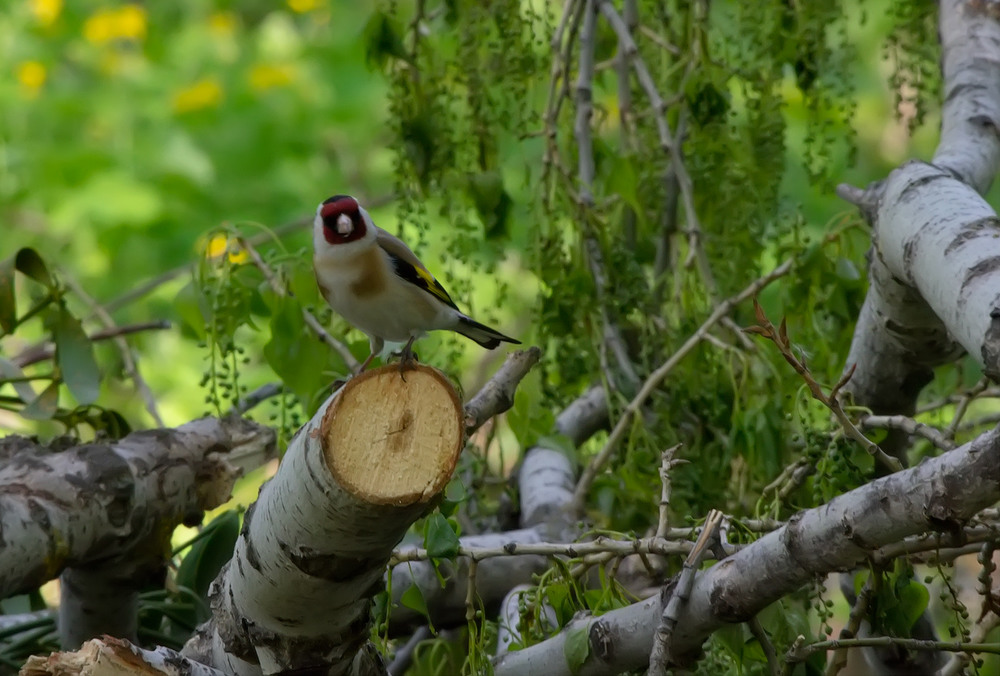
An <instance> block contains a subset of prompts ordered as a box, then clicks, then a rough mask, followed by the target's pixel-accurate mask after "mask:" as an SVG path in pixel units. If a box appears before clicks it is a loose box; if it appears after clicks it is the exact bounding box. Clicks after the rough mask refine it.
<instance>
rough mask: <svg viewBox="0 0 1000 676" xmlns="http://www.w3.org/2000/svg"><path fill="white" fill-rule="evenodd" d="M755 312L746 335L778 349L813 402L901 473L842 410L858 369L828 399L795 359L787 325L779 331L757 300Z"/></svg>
mask: <svg viewBox="0 0 1000 676" xmlns="http://www.w3.org/2000/svg"><path fill="white" fill-rule="evenodd" d="M753 309H754V313H755V314H756V316H757V324H756V326H751V327H748V328H746V329H744V331H746V332H747V333H752V334H756V335H759V336H762V337H764V338H766V339H768V340H770V341H771V342H772V343H774V344H775V345H776V346H777V348H778V352H780V353H781V356H782V357H784V359H785V361H786V362H788V363H789V364H790V365H791V367H792V368H793V369H795V372H796V373H798V374H799V376H801V377H802V380H803V381H805V383H806V386H807V387H808V388H809V393H810V394H811V395H812V397H813V399H815V400H817V401H819V402H820V403H822V404H823V405H824V406H826V407H827V408H828V409H830V412H831V413H833V415H834V417H835V418H836V419H837V422H839V423H840V426H841V428H842V429H843V430H844V433H845V434H846V435H847V436H848V437H850V438H851V439H854V440H855V441H856V442H858V443H859V444H860V445H861V446H862V448H864V449H865V451H867V452H868V453H869V454H870V455H872V456H874V457H875V458H876V459H877V460H878V461H879V462H881V463H882V464H883V465H885V466H886V467H888V468H889V469H891V470H892V471H893V472H898V471H900V470H902V469H903V465H902V464H900V462H899V460H898V459H896V458H893V457H892V456H890V455H888V454H887V453H886V452H885V451H883V450H882V449H881V448H879V446H878V444H876V443H875V442H874V441H872V440H871V439H869V438H868V437H866V436H865V435H864V433H862V432H861V430H859V429H858V428H857V426H856V425H855V424H854V423H853V422H852V421H851V419H850V418H849V417H848V416H847V413H845V412H844V408H843V406H841V404H840V399H839V398H838V397H837V394H838V393H839V392H840V390H841V388H843V387H844V385H846V384H847V382H848V381H849V380H850V379H851V376H852V375H854V369H855V366H851V368H849V369H847V371H846V372H845V373H844V375H843V376H841V378H840V380H838V381H837V383H836V384H834V386H833V389H831V390H830V394H829V395H827V394H826V393H825V392H823V388H822V387H821V386H820V384H819V383H818V382H816V379H815V378H814V377H813V375H812V372H811V371H810V370H809V368H808V367H807V366H806V365H805V363H804V362H803V361H802V360H800V359H799V358H798V357H796V356H795V353H794V352H793V351H792V344H791V341H789V340H788V329H787V325H786V324H785V320H784V319H782V320H781V325H780V326H778V327H777V328H776V327H775V326H774V324H772V323H771V320H769V319H768V318H767V315H766V314H764V308H762V307H761V305H760V303H758V302H757V299H756V298H754V299H753Z"/></svg>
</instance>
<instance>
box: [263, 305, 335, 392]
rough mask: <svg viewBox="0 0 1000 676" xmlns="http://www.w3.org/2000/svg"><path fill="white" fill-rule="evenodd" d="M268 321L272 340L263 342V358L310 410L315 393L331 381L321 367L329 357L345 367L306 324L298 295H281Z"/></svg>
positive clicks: (326, 364)
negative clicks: (295, 296)
mask: <svg viewBox="0 0 1000 676" xmlns="http://www.w3.org/2000/svg"><path fill="white" fill-rule="evenodd" d="M270 325H271V340H269V341H268V342H267V344H266V345H264V358H265V359H266V360H267V363H268V364H270V366H271V368H272V369H274V372H275V373H276V374H277V375H278V377H279V378H281V380H282V382H283V383H284V384H285V386H286V387H288V389H290V390H291V391H292V392H294V393H295V396H297V397H298V398H299V401H301V402H302V405H303V406H304V407H306V409H307V410H312V403H311V402H312V400H313V398H314V397H315V395H316V393H317V392H319V391H320V390H322V389H323V388H324V387H325V386H326V385H327V384H328V383H329V382H330V376H329V375H325V374H324V370H325V369H326V368H327V367H328V365H329V363H330V359H331V357H332V358H334V359H336V360H337V364H336V368H337V369H340V370H341V371H343V370H344V369H345V368H346V367H344V366H343V362H342V360H340V358H339V357H337V356H332V351H331V350H330V349H329V348H328V347H327V346H326V345H324V344H323V343H321V342H320V340H319V338H317V337H316V336H315V334H313V332H312V331H311V330H310V329H309V328H308V327H306V325H305V321H304V320H303V319H302V309H301V307H300V306H299V303H298V300H297V299H295V298H289V297H287V296H286V297H282V298H280V299H279V301H278V303H277V305H276V307H275V308H274V314H272V315H271V321H270Z"/></svg>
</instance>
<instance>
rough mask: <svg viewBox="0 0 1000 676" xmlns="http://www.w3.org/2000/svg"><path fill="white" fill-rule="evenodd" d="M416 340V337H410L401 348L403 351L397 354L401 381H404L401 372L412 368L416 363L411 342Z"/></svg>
mask: <svg viewBox="0 0 1000 676" xmlns="http://www.w3.org/2000/svg"><path fill="white" fill-rule="evenodd" d="M416 339H417V337H416V336H410V339H409V340H408V341H406V345H404V346H403V349H402V350H401V351H400V353H399V376H400V377H401V378H403V380H406V378H405V377H403V371H405V370H406V369H408V368H413V365H414V364H416V363H417V358H416V357H415V356H414V354H413V341H414V340H416Z"/></svg>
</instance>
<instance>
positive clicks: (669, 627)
mask: <svg viewBox="0 0 1000 676" xmlns="http://www.w3.org/2000/svg"><path fill="white" fill-rule="evenodd" d="M724 517H725V515H724V514H723V513H722V512H720V511H719V510H717V509H713V510H711V511H709V513H708V516H707V517H706V518H705V525H704V527H703V528H702V530H701V535H699V536H698V540H697V541H696V542H695V543H694V546H693V547H692V548H691V551H690V552H689V553H688V556H687V558H686V559H685V560H684V568H683V569H682V570H681V573H680V575H679V576H678V577H677V581H676V584H675V585H674V588H673V591H672V592H671V594H670V601H668V602H667V604H666V606H665V607H664V609H663V616H662V617H661V618H660V626H659V627H657V629H656V633H655V634H653V649H652V651H651V652H650V654H649V670H648V671H647V672H646V673H647V676H660V675H661V674H663V673H665V672H666V668H667V664H668V663H669V662H670V636H671V634H673V631H674V626H675V625H676V624H677V617H678V612H679V611H680V608H681V606H682V605H684V604H685V603H686V602H687V600H688V597H689V596H690V595H691V587H692V586H693V585H694V578H695V573H696V572H697V571H698V568H699V567H701V562H702V561H703V560H704V559H705V557H706V556H707V555H708V554H709V551H710V550H711V549H712V546H711V544H712V540H713V539H715V538H717V537H718V530H719V526H720V525H721V524H722V520H723V518H724Z"/></svg>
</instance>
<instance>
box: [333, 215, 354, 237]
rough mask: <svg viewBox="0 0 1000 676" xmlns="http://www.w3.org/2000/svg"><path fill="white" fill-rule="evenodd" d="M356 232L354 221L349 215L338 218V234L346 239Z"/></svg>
mask: <svg viewBox="0 0 1000 676" xmlns="http://www.w3.org/2000/svg"><path fill="white" fill-rule="evenodd" d="M353 231H354V221H352V220H351V217H350V216H348V215H347V214H341V215H340V216H338V217H337V234H339V235H343V236H344V237H346V236H347V235H350V234H351V232H353Z"/></svg>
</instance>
